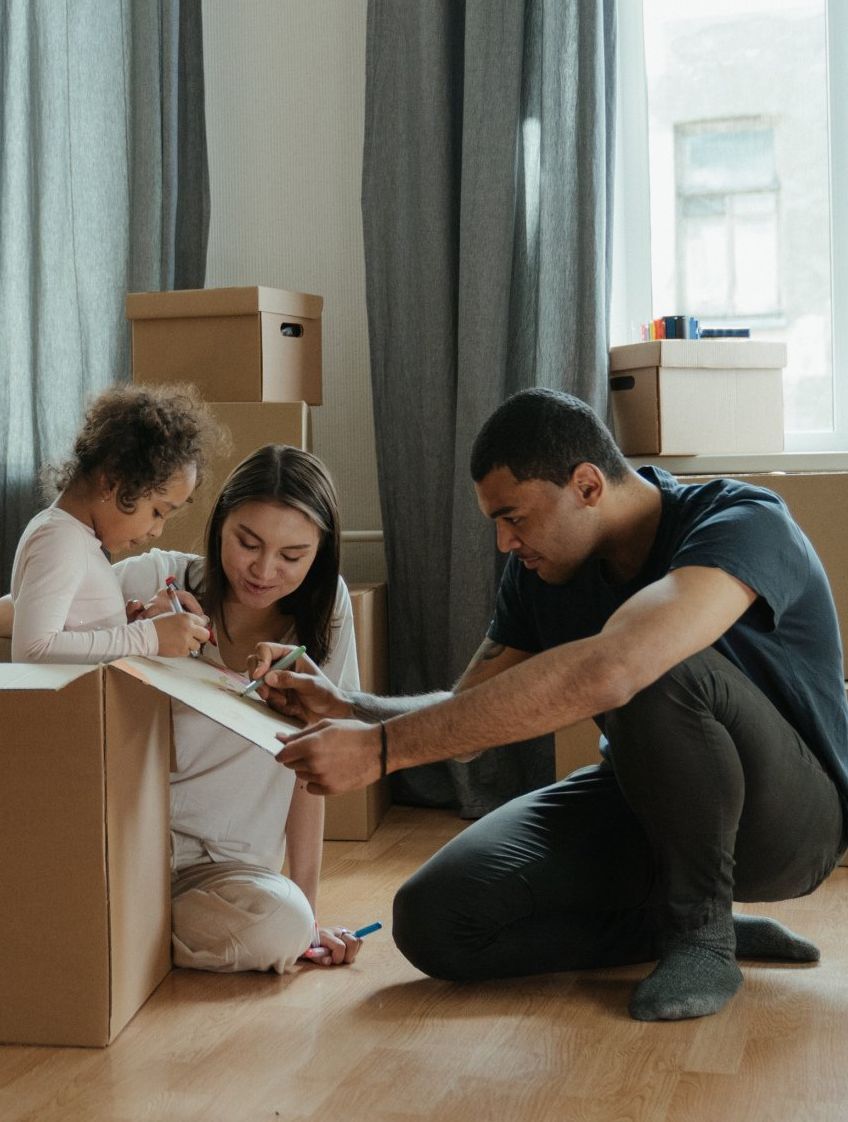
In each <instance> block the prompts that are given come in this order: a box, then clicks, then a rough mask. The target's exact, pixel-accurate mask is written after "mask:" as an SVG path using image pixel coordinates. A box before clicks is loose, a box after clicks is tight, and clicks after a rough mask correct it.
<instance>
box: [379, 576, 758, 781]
mask: <svg viewBox="0 0 848 1122" xmlns="http://www.w3.org/2000/svg"><path fill="white" fill-rule="evenodd" d="M755 599H756V592H754V591H753V590H752V589H751V588H749V587H748V586H747V585H745V584H743V583H742V582H741V581H739V580H737V579H736V578H735V577H732V576H730V575H729V574H727V573H725V572H723V571H722V570H720V569H711V568H704V567H700V566H698V567H696V566H692V567H688V568H684V569H678V570H675V571H674V572H671V573H669V574H668V575H667V576H666V577H664V578H663V579H662V580H660V581H657V582H655V583H654V584H651V585H648V586H647V587H646V588H644V589H642V590H641V591H640V592H638V593H637V594H636V595H635V596H633V597H631V599H629V600H628V601H626V603H624V604H623V605H622V606H621V608H619V609H618V611H617V612H615V613H614V615H613V616H611V617H610V619H609V620H608V621H607V624H606V626H605V627H604V629H603V631H601V633H600V634H599V635H596V636H593V637H591V638H588V639H581V640H578V641H576V642H572V643H567V644H564V645H563V646H560V647H555V648H552V649H551V650H548V651H544V652H543V653H542V654H539V655H535V656H533V657H532V658H523V659H520V660H518V661H516V663H515V664H513V665H512V666H510V667H509V668H508V669H505V670H504V672H503V673H502V674H498V676H497V681H494V680H492V679H491V678H487V679H485V680H482V681H480V682H478V683H477V684H474V685H472V686H471V687H470V688H468V689H466V690H462V691H460V692H458V693H457V694H456V695H455V696H454V697H452V698H451V699H450V700H448V701H447V702H445V703H443V704H440V705H437V706H431V707H430V708H429V709H428V711H427V712H426V713H410V714H407V715H406V716H405V717H401V718H399V719H398V720H396V721H393V722H392V724H391V725H390V727H389V743H390V752H389V761H390V764H389V766H390V769H391V770H395V769H399V768H404V767H412V766H415V765H417V764H420V763H428V762H431V761H432V760H435V759H441V758H444V756H445V755H446V753H445V748H446V747H447V746H450V749H451V751H450V754H451V755H463V754H467V753H469V752H474V751H479V750H480V749H482V748H488V747H491V746H492V745H495V744H504V743H509V742H512V741H517V740H524V739H527V738H529V737H533V736H539V735H542V734H543V733H546V732H550V731H551V730H553V729H557V728H563V727H566V726H568V725H571V724H574V723H576V722H577V721H580V720H582V719H583V718H585V717H593V716H596V715H597V714H598V713H604V712H607V711H609V710H612V709H617V708H619V707H620V706H621V705H623V704H625V703H626V702H627V701H628V700H629V699H630V698H631V697H633V696H634V694H636V693H638V692H639V691H640V690H642V689H644V688H645V687H646V686H648V685H650V684H651V683H652V682H654V681H656V680H657V678H659V677H661V676H662V675H663V674H665V673H666V672H667V671H668V670H670V669H671V668H672V667H673V666H676V665H677V664H678V663H680V662H683V661H684V660H685V659H686V658H689V657H690V656H691V655H693V654H695V653H697V652H698V651H701V650H704V649H705V648H706V647H709V646H711V645H712V644H713V643H714V642H715V641H716V640H717V639H718V638H719V637H720V636H721V635H723V634H724V632H725V631H727V630H728V628H729V627H731V626H732V625H733V624H734V623H735V622H736V620H737V619H738V618H739V617H740V616H741V615H742V614H743V613H744V612H745V611H746V610H747V608H748V607H749V606H750V604H751V603H752V602H753V601H754V600H755Z"/></svg>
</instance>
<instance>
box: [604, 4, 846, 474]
mask: <svg viewBox="0 0 848 1122" xmlns="http://www.w3.org/2000/svg"><path fill="white" fill-rule="evenodd" d="M824 6H825V27H826V32H825V35H826V51H827V76H828V78H827V80H828V136H829V152H830V167H829V180H830V206H831V215H830V218H831V223H830V229H831V246H830V265H831V293H832V295H831V311H832V320H833V322H832V333H831V340H832V342H831V346H832V367H831V369H832V373H833V378H832V394H833V430H832V431H831V430H822V431H817V432H803V433H802V432H787V433H786V436H785V453H784V454H783V455H781V454H780V453H775V454H773V455H772V456H768V457H762V468H761V469H762V470H764V471H767V470H770V469H771V470H780V469H781V468H782V467H784V466H785V465H784V463H783V460H784V456H785V455H787V454H788V455H790V456H791V455H792V454H803V455H804V459H805V462H809V456H810V454H812V455H813V456H814V455H815V454H816V453H834V452H835V453H842V452H844V453H848V4H847V3H845V2H844V0H825V4H824ZM617 21H618V55H617V79H618V81H617V98H616V100H617V117H616V121H617V123H616V176H615V178H616V189H615V214H614V223H615V225H614V231H613V241H614V250H613V262H614V264H613V277H612V314H611V323H610V328H611V342H612V344H613V345H616V344H620V343H626V342H633V341H634V340H638V338H639V324H640V323H643V322H645V321H647V320H650V319H651V318H652V317H653V308H652V292H651V244H650V243H651V238H650V228H651V212H650V169H649V162H648V94H647V79H646V72H645V50H644V22H643V10H642V0H617ZM823 458H824V459H825V460H827V461H828V462H833V457H831V456H829V455H827V456H825V457H823ZM697 459H698V457H693V460H697ZM722 459H723V458H722ZM745 459H746V460H747V459H749V458H747V457H745ZM757 459H758V460H760V457H757ZM728 462H730V461H728ZM693 470H696V469H693ZM722 470H732V468H731V467H725V468H723V469H722ZM808 470H809V469H808Z"/></svg>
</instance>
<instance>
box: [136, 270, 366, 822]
mask: <svg viewBox="0 0 848 1122" xmlns="http://www.w3.org/2000/svg"><path fill="white" fill-rule="evenodd" d="M322 308H323V299H322V297H320V296H315V295H311V294H309V293H304V292H289V291H284V290H281V289H273V288H265V287H261V286H254V287H244V288H219V289H214V288H213V289H197V290H185V291H179V292H135V293H130V294H129V296H127V304H126V313H127V318H128V319H129V320H130V321H131V323H132V361H133V380H134V381H136V382H146V383H148V384H154V385H155V384H158V383H164V382H192V383H194V385H196V386H197V388H198V389H199V390H200V393H201V394H202V395H203V397H204V399H205V400H206V401H207V402H209V403H210V404H211V406H212V410H213V412H214V414H215V416H216V417H217V419H218V420H219V421H220V422H221V423H222V424H223V425H224V426H225V427H226V428H227V429H228V430H229V432H230V433H231V435H232V447H231V451H230V453H229V454H228V455H227V456H226V457H224V458H222V459H221V460H219V461H218V462H217V463H214V464H212V465H210V468H209V470H208V471H207V474H206V478H205V479H204V481H203V484H202V486H201V487H200V488H198V493H197V495H196V498H195V502H194V503H192V504H190V505H189V506H187V507H186V508H185V509H184V510H182V511H180V512H179V513H178V514H177V515H175V516H174V518H173V519H171V520H169V522H168V523H167V525H166V527H165V529H164V531H163V533H162V537H161V539H160V541H159V543H158V544H159V545H160V546H161V548H162V549H181V550H186V551H187V552H198V553H202V552H203V538H204V529H205V526H206V519H207V516H208V514H209V509H210V505H211V502H212V499H213V498H214V496H215V495H216V494H217V492H218V490H219V488H220V486H221V484H222V483H223V482H224V480H225V479H226V477H227V476H228V475H229V473H230V472H231V471H232V469H233V468H234V467H235V466H236V465H237V464H239V463H240V462H241V461H242V460H243V459H244V458H245V456H247V455H249V454H250V453H251V452H253V451H254V450H255V449H256V448H260V447H261V446H262V445H263V444H292V445H294V446H295V447H298V448H305V449H307V450H310V449H311V444H312V428H311V420H310V412H309V407H310V405H320V404H321V400H322V388H321V312H322ZM351 593H352V598H353V607H354V616H355V620H354V626H355V630H356V641H357V648H358V650H359V662H360V675H361V677H362V684H363V689H366V690H369V691H372V690H373V691H374V692H381V691H383V690H384V689H385V679H386V675H385V669H381V670H379V672H378V670H377V666H378V665H381V666H383V667H384V660H385V639H384V632H385V591H384V590H383V591H382V592H381V591H380V589H379V588H377V587H370V588H363V589H361V590H360V591H359V592H354V590H351ZM381 660H383V661H382V662H381ZM387 792H388V787H387V786H386V784H385V783H382V784H375V785H374V786H373V787H371V788H369V789H368V790H366V791H358V792H354V793H352V794H350V795H345V796H343V797H338V798H336V799H330V800H328V806H327V818H326V826H325V831H324V836H325V837H326V838H338V839H342V838H343V839H357V838H367V837H369V836H370V835H371V833H373V831H374V829H375V828H376V826H377V823H378V822H379V820H380V818H381V817H382V815H383V813H384V811H385V808H386V805H387V802H388V794H387Z"/></svg>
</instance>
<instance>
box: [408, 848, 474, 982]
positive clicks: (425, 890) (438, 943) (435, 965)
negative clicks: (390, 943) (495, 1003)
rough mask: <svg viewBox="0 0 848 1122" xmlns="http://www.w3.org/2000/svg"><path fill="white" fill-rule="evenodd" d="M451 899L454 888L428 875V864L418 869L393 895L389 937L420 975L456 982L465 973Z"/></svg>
mask: <svg viewBox="0 0 848 1122" xmlns="http://www.w3.org/2000/svg"><path fill="white" fill-rule="evenodd" d="M453 899H454V892H453V890H451V889H450V888H449V887H448V886H447V885H445V884H444V883H443V882H442V881H441V879H440V878H437V877H435V876H431V875H430V873H429V871H428V868H427V866H424V868H423V869H419V870H418V872H417V873H415V874H413V876H411V877H410V878H409V880H408V881H406V883H405V884H403V885H401V887H400V889H399V890H398V892H397V895H396V896H395V900H394V906H393V913H394V914H393V920H392V936H393V938H394V941H395V944H396V946H397V948H398V950H399V951H400V952H401V954H402V955H403V956H404V958H406V959H408V960H409V962H411V963H412V965H413V966H415V967H416V968H417V969H418V970H420V971H421V972H422V973H423V974H428V975H429V976H430V977H431V978H444V979H447V980H449V981H458V980H461V979H462V978H463V976H464V972H463V961H464V958H465V955H464V953H463V951H462V931H461V929H460V928H459V927H458V925H457V922H456V915H455V911H454V909H453V908H452V907H450V903H449V902H450V901H452V900H453ZM446 902H448V904H447V906H446Z"/></svg>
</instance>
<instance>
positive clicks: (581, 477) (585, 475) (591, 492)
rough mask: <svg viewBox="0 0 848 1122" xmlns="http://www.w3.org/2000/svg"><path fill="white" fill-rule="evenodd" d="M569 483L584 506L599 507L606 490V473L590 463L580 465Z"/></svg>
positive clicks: (572, 474)
mask: <svg viewBox="0 0 848 1122" xmlns="http://www.w3.org/2000/svg"><path fill="white" fill-rule="evenodd" d="M569 483H570V485H571V486H572V487H573V489H574V492H575V494H576V495H577V497H578V499H579V500H580V502H581V503H582V504H583V506H597V504H598V502H599V501H600V499H601V496H602V495H603V493H604V490H605V488H606V479H605V477H604V473H603V472H602V471H601V470H600V469H599V468H596V467H595V465H594V464H590V463H582V464H578V465H577V467H576V468H575V469H574V471H573V472H572V473H571V479H570V480H569Z"/></svg>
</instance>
